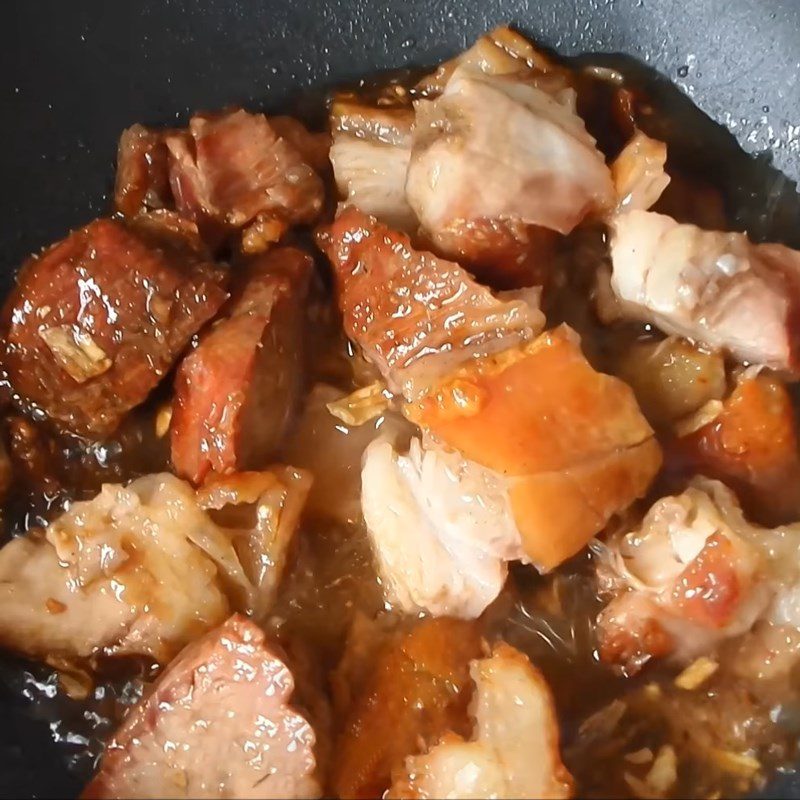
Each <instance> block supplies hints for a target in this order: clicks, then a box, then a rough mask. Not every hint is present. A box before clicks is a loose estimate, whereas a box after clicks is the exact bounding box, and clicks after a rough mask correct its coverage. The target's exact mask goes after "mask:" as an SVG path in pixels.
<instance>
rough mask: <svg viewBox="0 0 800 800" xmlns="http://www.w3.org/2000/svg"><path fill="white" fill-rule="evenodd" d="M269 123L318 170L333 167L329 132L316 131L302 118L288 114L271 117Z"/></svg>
mask: <svg viewBox="0 0 800 800" xmlns="http://www.w3.org/2000/svg"><path fill="white" fill-rule="evenodd" d="M269 124H270V127H271V128H272V130H273V131H275V133H277V134H278V136H280V137H281V139H283V140H284V141H285V142H286V143H287V144H290V145H291V146H292V147H294V149H295V150H297V152H298V153H300V156H301V157H302V159H303V161H305V162H306V164H308V165H309V166H310V167H311V168H312V169H314V170H315V171H316V172H318V173H320V174H323V173H325V172H326V171H327V170H329V169H330V168H331V161H330V149H331V136H330V134H329V133H324V132H323V133H315V132H313V131H310V130H309V129H308V128H306V126H305V125H303V123H302V122H300V120H298V119H295V118H294V117H288V116H283V115H281V116H276V117H269Z"/></svg>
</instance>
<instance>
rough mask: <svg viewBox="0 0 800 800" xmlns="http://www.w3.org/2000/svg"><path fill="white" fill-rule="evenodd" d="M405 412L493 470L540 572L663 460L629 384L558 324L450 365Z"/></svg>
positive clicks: (639, 488) (615, 509) (632, 494)
mask: <svg viewBox="0 0 800 800" xmlns="http://www.w3.org/2000/svg"><path fill="white" fill-rule="evenodd" d="M406 414H407V415H408V417H409V418H410V419H411V420H412V421H414V422H416V423H417V424H418V425H419V426H420V427H421V428H422V430H423V434H424V437H425V441H426V442H428V443H430V444H433V445H437V446H439V447H442V448H444V449H447V450H450V451H454V452H456V453H459V454H460V455H461V457H462V458H463V459H466V460H468V461H470V462H475V463H476V464H479V465H480V466H481V467H483V468H485V469H486V470H490V471H492V472H493V473H494V474H495V481H496V482H497V483H496V484H495V485H497V486H504V487H505V489H504V490H505V492H507V496H508V502H509V503H510V508H511V513H512V515H513V519H514V521H515V523H516V527H517V530H518V531H519V536H520V542H521V550H522V552H523V553H524V554H525V559H526V560H529V561H530V562H531V563H533V564H534V566H536V567H537V568H538V569H539V571H541V572H546V571H549V570H552V569H554V568H555V567H557V566H558V565H559V564H560V563H562V562H563V561H565V560H566V559H567V558H570V557H571V556H573V555H575V554H576V553H578V552H579V551H580V550H582V549H583V548H584V547H585V546H586V545H587V544H588V543H589V541H590V540H591V539H592V537H593V536H594V535H595V534H597V533H598V532H599V531H600V530H602V529H603V528H604V527H605V525H606V524H607V523H608V521H609V520H610V519H611V517H612V516H613V515H615V514H617V513H620V512H621V511H623V510H624V509H625V508H627V507H628V506H629V505H630V504H631V503H632V502H633V501H634V500H636V499H637V498H639V497H642V496H643V495H644V494H645V492H646V491H647V489H648V487H649V486H650V483H651V481H652V480H653V478H654V477H655V475H656V473H657V472H658V469H659V467H660V465H661V449H660V447H659V445H658V443H657V442H656V440H655V438H654V436H653V430H652V428H651V427H650V425H649V424H648V423H647V421H646V420H645V418H644V416H643V415H642V413H641V411H640V410H639V407H638V405H637V404H636V400H635V398H634V395H633V392H632V391H631V389H630V388H629V387H628V386H627V385H626V384H624V383H623V382H622V381H620V380H618V379H617V378H613V377H611V376H609V375H604V374H602V373H599V372H596V371H595V370H594V369H593V368H592V367H591V365H590V364H589V363H588V361H587V360H586V358H585V357H584V355H583V353H582V352H581V349H580V343H579V340H578V337H577V335H576V334H575V332H574V331H572V330H571V329H570V328H568V327H566V326H561V327H559V328H556V329H554V330H552V331H548V332H547V333H544V334H542V335H541V336H540V337H539V338H537V339H536V340H535V341H533V342H531V343H529V344H527V345H524V346H522V347H518V348H514V349H511V350H507V351H505V352H503V353H500V354H499V355H497V356H494V357H491V358H485V359H480V360H477V361H475V362H473V363H472V364H469V365H467V366H465V367H462V368H460V369H458V370H456V371H455V372H454V373H452V374H450V375H449V376H447V377H446V378H445V379H444V380H442V381H440V382H439V383H438V384H437V385H436V386H434V387H432V388H431V389H430V391H429V392H428V393H427V395H425V396H424V397H422V398H421V399H420V400H419V401H417V402H416V403H413V404H409V405H408V406H407V407H406ZM450 513H452V514H469V513H470V512H469V511H468V510H467V509H466V508H465V506H464V505H461V506H457V505H456V506H453V508H452V509H451V510H450ZM485 535H488V532H487V534H485Z"/></svg>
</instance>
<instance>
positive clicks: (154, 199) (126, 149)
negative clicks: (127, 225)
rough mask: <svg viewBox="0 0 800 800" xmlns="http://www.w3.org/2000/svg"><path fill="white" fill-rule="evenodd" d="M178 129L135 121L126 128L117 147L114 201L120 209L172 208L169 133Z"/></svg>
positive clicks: (128, 213) (133, 211)
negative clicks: (151, 126) (167, 139)
mask: <svg viewBox="0 0 800 800" xmlns="http://www.w3.org/2000/svg"><path fill="white" fill-rule="evenodd" d="M168 133H174V131H168V130H163V131H161V130H153V129H151V128H145V126H144V125H139V124H136V125H131V127H130V128H127V129H126V130H124V131H123V132H122V136H120V139H119V147H118V149H117V180H116V184H115V186H114V204H115V206H116V208H117V211H121V212H122V213H123V214H125V215H126V216H133V215H134V214H138V213H139V212H140V211H142V210H148V209H157V208H169V206H170V205H171V204H172V192H171V190H170V186H169V150H167V144H166V141H165V138H164V137H165V136H166V135H167V134H168Z"/></svg>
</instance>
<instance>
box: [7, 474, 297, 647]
mask: <svg viewBox="0 0 800 800" xmlns="http://www.w3.org/2000/svg"><path fill="white" fill-rule="evenodd" d="M235 477H236V478H237V480H236V481H234V479H233V478H228V479H227V481H228V482H229V483H228V484H227V485H226V486H225V487H217V488H216V489H215V490H214V492H213V493H206V494H205V495H203V496H202V497H200V498H197V497H195V493H194V492H193V491H192V489H191V487H190V486H189V485H188V484H186V483H184V482H183V481H181V480H179V479H178V478H176V477H174V476H172V475H168V474H162V475H149V476H146V477H144V478H139V479H138V480H136V481H134V482H133V483H131V484H130V485H129V486H127V487H125V486H120V485H111V484H107V485H105V486H104V487H103V489H102V491H101V492H100V494H98V495H97V496H96V497H95V498H94V499H93V500H90V501H85V502H79V503H75V504H73V505H72V506H71V507H70V508H69V509H68V510H67V511H66V512H65V513H64V514H62V516H60V517H59V518H58V519H57V520H55V521H54V522H53V523H51V524H50V525H49V526H48V527H47V529H46V530H44V531H34V532H32V533H30V534H28V535H27V536H23V537H20V538H17V539H13V540H12V541H11V542H9V543H8V544H7V545H6V546H5V547H4V548H3V549H2V550H0V643H2V644H3V645H4V646H7V647H10V648H12V649H14V650H17V651H19V652H21V653H24V654H26V655H29V656H33V657H36V658H44V657H47V656H52V655H60V656H65V657H73V658H75V657H77V658H85V657H88V656H91V655H93V654H95V653H104V654H107V655H120V654H126V653H132V654H141V655H148V656H151V657H152V658H155V659H156V660H158V661H162V662H165V661H168V660H169V658H170V657H171V656H172V655H174V654H175V652H177V650H179V649H180V648H181V647H182V646H183V645H185V644H186V643H187V642H189V641H191V640H192V639H194V638H196V637H197V636H198V635H200V634H202V633H204V632H205V631H206V630H208V629H209V628H211V627H212V626H214V625H216V624H218V623H220V622H221V621H222V620H224V619H225V617H226V616H227V615H228V614H229V613H230V611H231V610H232V608H233V609H240V610H243V611H253V612H256V613H261V612H263V611H264V610H265V608H266V607H267V605H268V604H269V603H270V602H271V600H272V598H273V596H274V585H275V584H276V583H277V581H278V580H279V578H280V572H281V571H282V569H283V565H284V563H285V552H286V549H287V546H288V543H289V541H290V539H291V537H292V534H293V532H294V529H295V527H296V525H297V520H298V517H299V513H300V512H299V506H302V503H303V501H304V499H305V494H306V493H307V490H308V482H309V479H308V477H307V476H304V475H303V473H298V472H296V471H292V470H290V469H289V468H286V470H285V471H280V470H276V471H275V472H268V473H247V474H245V476H235ZM228 506H241V508H240V509H239V512H240V513H239V514H237V515H236V517H235V518H234V517H233V515H232V514H231V512H230V510H225V509H226V507H228ZM203 508H208V509H223V510H225V518H224V519H223V521H222V522H221V523H220V524H217V523H216V522H215V521H214V520H212V518H211V517H210V516H209V514H208V513H206V512H205V511H203ZM213 513H222V512H213ZM223 525H224V527H223Z"/></svg>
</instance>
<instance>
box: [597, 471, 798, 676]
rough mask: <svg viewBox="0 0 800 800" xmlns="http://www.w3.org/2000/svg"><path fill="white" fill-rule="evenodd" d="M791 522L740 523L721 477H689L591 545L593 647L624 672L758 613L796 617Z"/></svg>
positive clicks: (720, 636)
mask: <svg viewBox="0 0 800 800" xmlns="http://www.w3.org/2000/svg"><path fill="white" fill-rule="evenodd" d="M798 548H800V527H798V526H797V525H794V526H785V527H779V528H775V529H769V528H760V527H758V526H756V525H752V524H751V523H749V522H748V521H747V520H746V519H745V517H744V514H743V513H742V511H741V509H740V507H739V504H738V503H737V501H736V497H735V496H734V494H733V493H732V492H731V491H730V490H729V489H728V488H727V487H726V486H725V485H724V484H722V483H720V482H718V481H712V480H709V479H706V478H695V479H694V480H693V482H692V484H691V485H690V486H689V488H688V489H686V491H684V492H683V493H682V494H680V495H676V496H671V497H664V498H662V499H661V500H658V501H657V502H656V503H655V504H654V505H653V506H652V508H651V509H650V510H649V511H648V513H647V514H646V516H645V517H644V520H643V521H642V524H641V526H640V527H639V528H638V529H636V530H634V531H631V532H629V533H624V534H621V535H617V536H614V537H612V538H611V539H610V540H609V541H608V542H607V543H606V544H604V545H599V544H598V545H597V550H598V554H599V557H600V560H599V564H600V566H599V568H598V574H599V578H600V583H601V588H603V589H605V591H607V592H609V593H610V594H611V595H612V596H613V599H612V600H611V602H610V603H609V605H608V606H607V607H606V608H605V609H604V610H603V611H602V612H601V614H600V617H599V619H598V626H599V637H600V655H601V658H602V659H603V660H604V661H606V662H607V663H611V664H614V665H616V666H617V667H618V668H619V669H621V670H622V671H623V672H625V673H626V674H633V673H635V672H637V671H638V670H640V669H641V668H642V666H643V665H644V664H646V663H647V662H648V661H650V660H651V659H653V658H660V657H670V658H673V659H676V660H678V661H682V662H685V661H689V660H691V659H693V658H695V657H697V656H699V655H702V654H705V653H708V652H710V651H712V650H714V648H715V647H716V646H717V645H719V644H720V643H721V642H722V641H724V640H725V639H729V638H732V637H735V636H738V635H740V634H743V633H745V632H746V631H748V630H750V629H751V628H752V627H753V625H754V624H755V623H756V621H757V620H759V619H762V620H768V621H770V622H772V623H775V624H779V625H791V626H792V627H798V626H800V613H798V608H800V603H798V597H800V590H798V577H799V576H798V569H797V554H798Z"/></svg>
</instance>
